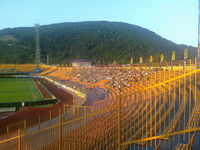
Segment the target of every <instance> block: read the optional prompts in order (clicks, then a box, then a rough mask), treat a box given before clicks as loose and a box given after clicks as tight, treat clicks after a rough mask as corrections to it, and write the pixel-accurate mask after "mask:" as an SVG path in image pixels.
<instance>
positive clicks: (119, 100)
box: [118, 96, 121, 150]
mask: <svg viewBox="0 0 200 150" xmlns="http://www.w3.org/2000/svg"><path fill="white" fill-rule="evenodd" d="M120 144H121V98H120V96H118V150H120Z"/></svg>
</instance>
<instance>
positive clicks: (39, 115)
mask: <svg viewBox="0 0 200 150" xmlns="http://www.w3.org/2000/svg"><path fill="white" fill-rule="evenodd" d="M38 130H40V114H39V115H38Z"/></svg>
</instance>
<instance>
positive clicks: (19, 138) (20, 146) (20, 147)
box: [18, 129, 22, 150]
mask: <svg viewBox="0 0 200 150" xmlns="http://www.w3.org/2000/svg"><path fill="white" fill-rule="evenodd" d="M21 136H22V132H21V129H19V130H18V150H21V149H22V137H21Z"/></svg>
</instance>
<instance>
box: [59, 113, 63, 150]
mask: <svg viewBox="0 0 200 150" xmlns="http://www.w3.org/2000/svg"><path fill="white" fill-rule="evenodd" d="M62 119H63V118H62V117H61V116H59V150H62Z"/></svg>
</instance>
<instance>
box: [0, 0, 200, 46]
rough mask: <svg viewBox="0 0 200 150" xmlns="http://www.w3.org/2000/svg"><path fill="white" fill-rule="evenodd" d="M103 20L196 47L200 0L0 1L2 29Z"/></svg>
mask: <svg viewBox="0 0 200 150" xmlns="http://www.w3.org/2000/svg"><path fill="white" fill-rule="evenodd" d="M103 20H104V21H117V22H126V23H130V24H135V25H138V26H141V27H143V28H147V29H149V30H151V31H153V32H155V33H157V34H159V35H160V36H162V37H164V38H166V39H168V40H171V41H173V42H175V43H177V44H187V45H191V46H195V47H197V43H198V0H0V29H3V28H14V27H30V26H33V25H34V24H35V23H39V24H40V25H47V24H52V23H60V22H82V21H103Z"/></svg>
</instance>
